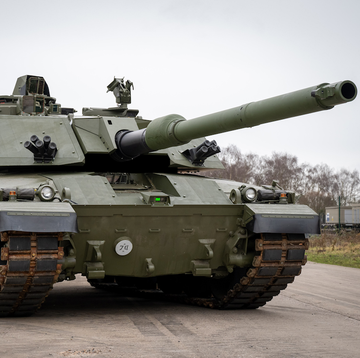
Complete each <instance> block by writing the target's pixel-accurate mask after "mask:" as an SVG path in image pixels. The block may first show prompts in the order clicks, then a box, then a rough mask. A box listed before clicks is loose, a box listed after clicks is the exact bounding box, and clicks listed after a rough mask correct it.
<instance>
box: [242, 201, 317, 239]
mask: <svg viewBox="0 0 360 358" xmlns="http://www.w3.org/2000/svg"><path fill="white" fill-rule="evenodd" d="M245 207H246V208H245V215H246V217H252V220H251V221H248V220H247V225H246V228H247V229H248V230H249V231H252V232H254V233H265V232H266V233H278V232H282V233H285V232H286V233H289V234H320V224H319V223H320V220H319V215H318V214H317V213H316V212H315V211H313V210H312V209H310V208H309V207H308V206H306V205H295V204H294V205H291V204H283V205H271V204H246V205H245ZM285 209H286V210H285Z"/></svg>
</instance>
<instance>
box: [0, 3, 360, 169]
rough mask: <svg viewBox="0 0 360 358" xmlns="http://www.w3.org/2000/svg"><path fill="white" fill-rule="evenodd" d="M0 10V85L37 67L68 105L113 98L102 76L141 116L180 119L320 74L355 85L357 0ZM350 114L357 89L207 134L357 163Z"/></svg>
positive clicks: (261, 148)
mask: <svg viewBox="0 0 360 358" xmlns="http://www.w3.org/2000/svg"><path fill="white" fill-rule="evenodd" d="M0 11H1V15H2V16H1V22H0V33H1V43H0V46H1V50H0V51H1V57H0V64H1V72H0V76H1V77H0V78H1V80H0V94H10V93H11V92H12V90H13V88H14V84H15V81H16V78H17V77H19V76H21V75H25V74H33V75H40V76H44V77H45V79H46V81H47V83H48V85H49V87H50V92H51V95H52V96H54V97H56V98H57V101H58V103H61V104H62V105H63V106H64V107H74V108H76V109H77V111H78V114H81V109H82V107H90V106H91V107H110V106H114V105H115V101H114V96H113V95H112V93H106V89H107V88H106V86H107V85H108V84H109V83H110V82H111V81H112V79H113V78H114V76H116V77H123V76H125V79H130V80H131V81H133V82H134V85H135V90H134V91H133V94H132V105H131V108H136V109H139V110H140V115H142V116H143V117H144V118H146V119H155V118H157V117H161V116H163V115H166V114H170V113H177V114H180V115H182V116H184V117H185V118H187V119H191V118H195V117H198V116H201V115H205V114H208V113H212V112H217V111H220V110H223V109H228V108H232V107H235V106H239V105H241V104H245V103H248V102H252V101H257V100H261V99H264V98H267V97H273V96H276V95H280V94H283V93H286V92H291V91H294V90H297V89H302V88H305V87H310V86H313V85H317V84H320V83H323V82H330V83H332V82H336V81H340V80H346V79H349V80H352V81H354V82H355V83H356V84H357V85H358V86H360V45H359V35H360V18H359V16H360V15H359V14H360V2H359V1H358V0H348V1H347V0H343V1H335V0H326V1H322V0H316V1H315V0H301V1H290V0H286V1H285V0H283V1H281V0H271V1H269V0H261V1H256V0H254V1H248V0H247V1H244V0H221V1H220V0H132V1H123V0H102V1H99V0H96V1H95V0H72V1H69V0H61V1H37V0H34V1H28V0H26V1H24V0H17V1H16V2H10V1H1V8H0ZM359 113H360V95H359V98H357V99H356V100H355V101H354V102H352V103H349V104H344V105H340V106H338V107H335V108H334V109H332V110H331V111H326V112H320V113H316V114H311V115H307V116H301V117H297V118H293V119H288V120H284V121H279V122H276V123H271V124H266V125H263V126H259V127H254V128H252V129H246V130H238V131H235V132H232V133H228V134H221V135H217V136H213V137H211V138H210V139H216V141H217V142H218V144H219V145H220V146H222V147H224V146H226V145H228V144H235V145H237V146H238V147H239V148H240V149H241V151H243V152H245V153H247V152H254V153H257V154H259V155H266V154H268V155H270V154H271V153H272V152H273V151H276V152H287V153H289V154H292V155H295V156H297V157H298V158H299V161H300V162H307V163H310V164H312V165H316V164H320V163H326V164H328V165H329V166H330V167H332V168H334V169H340V168H341V167H344V168H347V169H350V170H353V169H358V170H360V155H359V146H360V143H359V133H360V123H359V121H358V119H359ZM0 150H1V149H0Z"/></svg>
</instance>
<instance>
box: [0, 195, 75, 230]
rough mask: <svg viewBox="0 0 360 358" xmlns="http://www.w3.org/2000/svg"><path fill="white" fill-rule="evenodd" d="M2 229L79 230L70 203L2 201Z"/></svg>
mask: <svg viewBox="0 0 360 358" xmlns="http://www.w3.org/2000/svg"><path fill="white" fill-rule="evenodd" d="M0 231H22V232H73V233H75V232H78V230H77V221H76V213H75V211H74V209H73V208H72V207H71V205H70V204H69V203H45V202H10V201H7V202H4V201H3V202H0Z"/></svg>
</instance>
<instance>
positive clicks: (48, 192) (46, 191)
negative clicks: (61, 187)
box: [37, 185, 55, 201]
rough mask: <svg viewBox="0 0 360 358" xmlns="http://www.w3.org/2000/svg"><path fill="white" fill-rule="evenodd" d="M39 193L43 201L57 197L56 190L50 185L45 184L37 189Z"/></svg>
mask: <svg viewBox="0 0 360 358" xmlns="http://www.w3.org/2000/svg"><path fill="white" fill-rule="evenodd" d="M37 194H38V195H39V197H40V200H41V201H51V200H53V199H54V197H55V190H54V189H53V188H52V187H51V186H49V185H44V186H43V187H41V188H40V189H39V190H38V191H37Z"/></svg>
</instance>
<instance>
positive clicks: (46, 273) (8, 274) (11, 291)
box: [0, 231, 64, 317]
mask: <svg viewBox="0 0 360 358" xmlns="http://www.w3.org/2000/svg"><path fill="white" fill-rule="evenodd" d="M61 240H62V234H59V233H25V232H14V231H13V232H2V233H1V242H0V244H1V260H0V317H6V316H29V315H31V314H33V313H34V312H36V311H37V310H38V309H39V308H40V306H41V304H42V303H43V302H44V300H45V298H46V297H47V295H48V294H49V292H50V290H51V289H52V287H53V284H54V283H55V282H56V281H57V279H58V276H59V274H60V272H61V266H62V265H61V264H59V263H58V260H61V259H62V258H63V255H64V253H63V248H62V247H59V243H60V242H61Z"/></svg>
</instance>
